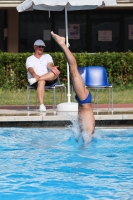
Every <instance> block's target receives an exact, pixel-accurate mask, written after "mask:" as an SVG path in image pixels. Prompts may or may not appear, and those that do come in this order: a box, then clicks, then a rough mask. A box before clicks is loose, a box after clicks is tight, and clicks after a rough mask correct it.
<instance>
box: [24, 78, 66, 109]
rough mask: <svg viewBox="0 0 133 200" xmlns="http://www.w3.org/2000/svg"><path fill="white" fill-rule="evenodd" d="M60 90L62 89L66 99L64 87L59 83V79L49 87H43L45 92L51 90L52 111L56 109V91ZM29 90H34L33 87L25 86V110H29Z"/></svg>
mask: <svg viewBox="0 0 133 200" xmlns="http://www.w3.org/2000/svg"><path fill="white" fill-rule="evenodd" d="M58 88H61V89H62V90H63V89H64V98H65V99H66V86H65V84H64V83H60V79H59V77H58V78H57V81H56V82H55V83H54V84H51V85H50V86H45V90H53V110H55V109H56V89H58ZM30 90H36V88H35V87H34V86H30V85H29V84H28V85H27V110H30ZM61 99H62V91H61ZM36 109H37V95H36Z"/></svg>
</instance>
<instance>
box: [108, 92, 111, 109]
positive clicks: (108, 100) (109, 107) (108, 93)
mask: <svg viewBox="0 0 133 200" xmlns="http://www.w3.org/2000/svg"><path fill="white" fill-rule="evenodd" d="M110 107H111V106H110V88H108V113H109V110H110Z"/></svg>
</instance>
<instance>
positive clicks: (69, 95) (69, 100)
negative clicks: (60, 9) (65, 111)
mask: <svg viewBox="0 0 133 200" xmlns="http://www.w3.org/2000/svg"><path fill="white" fill-rule="evenodd" d="M65 27H66V45H67V47H68V48H69V43H68V19H67V6H65ZM67 88H68V94H67V97H68V103H70V102H71V99H70V97H71V94H70V73H69V64H68V62H67Z"/></svg>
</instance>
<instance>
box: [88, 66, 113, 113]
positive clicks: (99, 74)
mask: <svg viewBox="0 0 133 200" xmlns="http://www.w3.org/2000/svg"><path fill="white" fill-rule="evenodd" d="M85 85H86V87H87V88H90V89H95V90H96V93H95V97H96V98H95V103H96V102H97V114H98V90H99V89H108V91H109V94H108V111H109V109H110V108H111V111H112V114H113V86H112V84H109V83H108V77H107V72H106V69H105V68H104V67H103V66H90V67H86V83H85ZM110 92H111V96H110ZM110 97H111V98H110ZM110 99H111V103H110Z"/></svg>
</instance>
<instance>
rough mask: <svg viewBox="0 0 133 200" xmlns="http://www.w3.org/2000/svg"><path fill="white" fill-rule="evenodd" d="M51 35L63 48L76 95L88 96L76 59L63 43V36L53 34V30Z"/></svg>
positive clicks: (82, 97) (80, 97)
mask: <svg viewBox="0 0 133 200" xmlns="http://www.w3.org/2000/svg"><path fill="white" fill-rule="evenodd" d="M51 35H52V37H53V39H54V40H55V41H56V42H57V43H58V44H59V46H60V47H61V48H62V49H63V51H64V54H65V56H66V58H67V60H68V63H69V66H70V73H71V78H72V81H73V87H74V90H75V92H76V94H77V96H78V97H79V99H80V100H84V99H86V97H87V96H88V90H87V89H86V88H85V85H84V82H83V79H82V78H81V76H80V74H79V72H78V69H77V62H76V59H75V57H74V56H73V54H72V53H71V51H70V50H69V49H68V47H67V46H66V44H65V38H64V37H60V36H58V35H56V34H54V33H53V32H51Z"/></svg>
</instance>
